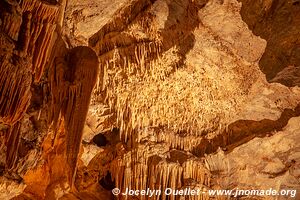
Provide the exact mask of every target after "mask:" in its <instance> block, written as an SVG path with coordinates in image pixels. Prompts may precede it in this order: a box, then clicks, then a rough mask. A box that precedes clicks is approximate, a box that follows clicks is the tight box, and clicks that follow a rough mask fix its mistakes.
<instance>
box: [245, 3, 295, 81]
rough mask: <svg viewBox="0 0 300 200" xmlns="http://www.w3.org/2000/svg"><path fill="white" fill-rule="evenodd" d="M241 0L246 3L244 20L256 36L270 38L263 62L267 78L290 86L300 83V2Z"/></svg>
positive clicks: (262, 68) (261, 63)
mask: <svg viewBox="0 0 300 200" xmlns="http://www.w3.org/2000/svg"><path fill="white" fill-rule="evenodd" d="M239 1H240V2H242V9H241V16H242V19H243V20H244V21H245V22H246V23H247V24H248V26H249V28H250V29H251V30H252V31H253V33H254V34H255V35H258V36H260V37H262V38H263V39H265V40H266V41H267V47H266V50H265V53H264V54H263V56H262V58H261V60H260V62H259V65H260V69H261V71H262V72H263V73H265V74H266V77H267V80H268V81H270V82H279V83H281V84H283V85H286V86H289V87H292V86H296V85H300V81H299V79H300V72H299V69H298V68H297V67H299V66H300V54H299V49H300V31H299V30H300V14H299V13H300V6H298V5H299V3H300V1H299V0H273V1H268V2H267V1H260V0H239ZM268 3H269V5H268ZM288 67H290V68H289V70H287V69H286V68H288ZM280 72H282V73H281V74H280V75H279V73H280ZM278 75H279V77H277V76H278Z"/></svg>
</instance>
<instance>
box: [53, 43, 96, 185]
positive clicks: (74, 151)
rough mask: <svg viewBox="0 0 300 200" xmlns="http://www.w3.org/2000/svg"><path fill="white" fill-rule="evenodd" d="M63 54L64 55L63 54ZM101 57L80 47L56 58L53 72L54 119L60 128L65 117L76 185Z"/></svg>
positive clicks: (70, 179) (69, 161) (69, 156)
mask: <svg viewBox="0 0 300 200" xmlns="http://www.w3.org/2000/svg"><path fill="white" fill-rule="evenodd" d="M62 54H63V53H62ZM98 65H99V62H98V58H97V56H96V54H95V52H94V51H93V50H91V49H90V48H88V47H76V48H74V49H72V50H70V51H69V52H68V53H66V55H65V56H63V57H56V58H54V62H53V68H52V70H51V72H50V86H51V92H52V98H51V99H52V101H51V106H50V107H51V108H50V119H51V121H53V127H54V129H55V130H57V129H58V127H57V126H58V122H59V120H60V118H61V117H63V121H64V129H65V135H66V156H67V160H66V161H67V163H68V165H69V167H70V173H69V182H70V184H71V185H72V184H73V182H74V178H75V174H76V167H77V159H78V154H79V149H80V146H81V139H82V131H83V127H84V123H85V119H86V115H87V111H88V108H89V104H90V98H91V94H92V90H93V88H94V85H95V84H96V81H97V76H98V68H99V66H98Z"/></svg>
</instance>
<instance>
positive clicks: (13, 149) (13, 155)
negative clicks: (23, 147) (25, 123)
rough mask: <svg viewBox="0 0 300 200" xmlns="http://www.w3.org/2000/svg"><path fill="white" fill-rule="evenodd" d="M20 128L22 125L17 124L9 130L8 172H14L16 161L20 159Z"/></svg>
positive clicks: (7, 143) (7, 145) (7, 144)
mask: <svg viewBox="0 0 300 200" xmlns="http://www.w3.org/2000/svg"><path fill="white" fill-rule="evenodd" d="M20 127H21V123H20V122H17V123H16V124H15V125H13V126H11V127H10V128H9V130H8V134H7V140H6V147H7V151H6V169H7V170H8V171H11V170H13V168H14V167H15V164H16V161H17V159H18V149H19V142H20Z"/></svg>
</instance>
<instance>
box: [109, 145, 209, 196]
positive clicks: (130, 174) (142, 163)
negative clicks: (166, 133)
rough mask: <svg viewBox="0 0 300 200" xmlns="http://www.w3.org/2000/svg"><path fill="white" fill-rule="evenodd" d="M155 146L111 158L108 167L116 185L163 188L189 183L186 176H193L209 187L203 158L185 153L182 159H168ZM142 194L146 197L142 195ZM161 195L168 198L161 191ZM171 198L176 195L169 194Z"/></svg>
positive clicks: (144, 147) (178, 187)
mask: <svg viewBox="0 0 300 200" xmlns="http://www.w3.org/2000/svg"><path fill="white" fill-rule="evenodd" d="M157 148H158V149H160V150H159V151H160V152H163V151H167V149H164V147H162V146H161V147H160V146H157ZM154 149H155V148H151V147H149V148H147V146H142V147H140V148H136V149H134V150H132V151H131V152H128V153H126V154H125V155H123V157H117V158H116V159H114V160H113V162H112V164H111V169H110V170H111V173H112V174H113V178H114V180H115V183H116V187H117V188H120V189H121V191H125V189H126V188H130V189H133V190H142V189H146V188H149V189H151V190H162V191H164V190H165V189H166V188H172V189H181V188H184V187H188V186H189V183H188V182H187V181H188V180H193V181H194V184H196V185H200V186H203V187H210V172H209V170H208V169H207V168H206V167H205V165H204V163H203V161H202V160H200V159H198V158H192V157H187V158H186V159H185V160H184V161H183V162H182V163H179V162H178V161H170V159H169V158H168V156H164V155H161V156H158V155H157V152H156V153H155V151H154ZM156 151H157V150H156ZM165 154H168V153H165ZM141 198H144V199H147V197H145V196H143V197H141ZM155 198H156V197H155ZM161 198H162V199H167V197H166V196H165V195H164V194H162V196H161ZM148 199H150V198H148ZM170 199H177V198H176V196H173V195H171V196H170ZM197 199H206V196H205V195H203V194H200V195H199V196H198V197H197Z"/></svg>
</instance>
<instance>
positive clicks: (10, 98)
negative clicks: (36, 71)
mask: <svg viewBox="0 0 300 200" xmlns="http://www.w3.org/2000/svg"><path fill="white" fill-rule="evenodd" d="M0 63H1V65H0V85H1V89H0V122H2V123H5V124H9V125H13V124H15V123H16V122H17V121H19V120H20V119H21V118H22V116H23V113H24V112H25V111H26V110H27V108H28V106H29V104H30V98H31V91H30V85H31V73H30V71H29V70H28V69H26V67H25V68H23V69H18V67H17V66H14V65H12V64H11V63H10V62H9V59H8V58H4V59H1V58H0ZM20 65H26V63H24V62H22V63H20Z"/></svg>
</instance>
